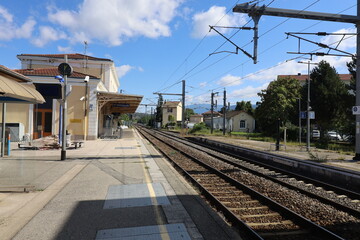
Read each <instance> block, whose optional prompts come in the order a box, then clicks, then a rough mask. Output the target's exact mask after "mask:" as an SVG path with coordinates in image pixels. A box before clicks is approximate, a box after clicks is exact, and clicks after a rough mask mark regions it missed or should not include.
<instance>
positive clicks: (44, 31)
mask: <svg viewBox="0 0 360 240" xmlns="http://www.w3.org/2000/svg"><path fill="white" fill-rule="evenodd" d="M39 33H40V35H39V36H38V37H36V38H34V39H33V40H32V41H31V42H32V43H33V44H34V45H35V46H37V47H43V46H45V45H46V44H47V43H48V42H50V41H56V40H59V39H65V38H66V34H65V33H63V32H59V31H57V30H55V29H54V28H52V27H49V26H40V27H39Z"/></svg>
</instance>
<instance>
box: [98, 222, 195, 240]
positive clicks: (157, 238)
mask: <svg viewBox="0 0 360 240" xmlns="http://www.w3.org/2000/svg"><path fill="white" fill-rule="evenodd" d="M104 239H109V240H120V239H121V240H163V239H171V240H191V238H190V236H189V234H188V232H187V231H186V228H185V225H184V224H182V223H181V224H167V225H155V226H145V227H131V228H115V229H106V230H99V231H98V232H97V235H96V240H104Z"/></svg>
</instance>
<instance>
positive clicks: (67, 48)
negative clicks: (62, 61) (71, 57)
mask: <svg viewBox="0 0 360 240" xmlns="http://www.w3.org/2000/svg"><path fill="white" fill-rule="evenodd" d="M57 49H58V51H59V52H63V53H69V52H74V51H73V49H72V48H71V47H62V46H58V47H57Z"/></svg>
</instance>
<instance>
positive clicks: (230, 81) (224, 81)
mask: <svg viewBox="0 0 360 240" xmlns="http://www.w3.org/2000/svg"><path fill="white" fill-rule="evenodd" d="M241 83H242V81H241V77H238V76H233V75H231V74H228V75H226V76H224V77H222V78H221V79H220V80H219V81H218V82H217V84H218V85H220V86H229V87H230V86H236V85H240V84H241Z"/></svg>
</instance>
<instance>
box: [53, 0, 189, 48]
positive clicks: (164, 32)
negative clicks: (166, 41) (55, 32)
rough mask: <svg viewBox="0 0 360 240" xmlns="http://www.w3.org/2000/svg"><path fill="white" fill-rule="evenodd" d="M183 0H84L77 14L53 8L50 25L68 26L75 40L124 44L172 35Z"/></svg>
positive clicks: (115, 44) (113, 44)
mask: <svg viewBox="0 0 360 240" xmlns="http://www.w3.org/2000/svg"><path fill="white" fill-rule="evenodd" d="M182 1H183V0H153V1H148V0H132V1H128V0H107V1H99V0H84V2H83V3H82V4H81V5H80V6H79V9H78V11H70V10H57V9H54V8H52V9H50V10H49V14H48V17H49V19H50V21H51V22H53V23H57V24H60V25H62V26H63V27H66V28H67V29H68V30H69V31H70V32H72V34H73V36H74V40H75V41H81V42H82V41H84V39H86V40H88V39H97V40H100V41H103V42H106V43H107V44H109V45H112V46H117V45H121V44H122V43H123V41H125V40H126V39H128V38H132V37H138V36H145V37H149V38H158V37H161V36H165V37H167V36H170V35H171V31H170V27H169V26H168V24H169V23H170V21H171V20H172V19H173V18H174V17H175V16H176V14H177V12H176V9H177V7H178V6H179V5H180V4H181V3H182Z"/></svg>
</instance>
